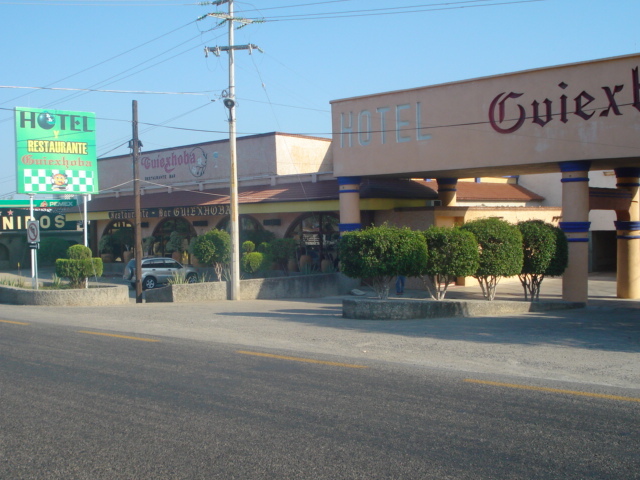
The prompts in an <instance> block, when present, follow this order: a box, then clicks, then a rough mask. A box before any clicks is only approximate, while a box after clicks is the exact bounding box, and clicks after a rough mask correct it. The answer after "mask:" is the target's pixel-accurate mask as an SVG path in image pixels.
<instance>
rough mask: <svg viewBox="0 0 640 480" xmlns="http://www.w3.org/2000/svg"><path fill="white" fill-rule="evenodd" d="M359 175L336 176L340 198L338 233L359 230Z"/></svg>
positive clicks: (360, 179)
mask: <svg viewBox="0 0 640 480" xmlns="http://www.w3.org/2000/svg"><path fill="white" fill-rule="evenodd" d="M361 181H362V178H361V177H338V195H339V198H340V225H339V228H340V233H342V232H351V231H353V230H360V228H361V227H362V224H361V223H360V182H361Z"/></svg>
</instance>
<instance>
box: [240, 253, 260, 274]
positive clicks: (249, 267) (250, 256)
mask: <svg viewBox="0 0 640 480" xmlns="http://www.w3.org/2000/svg"><path fill="white" fill-rule="evenodd" d="M264 263H265V256H264V254H262V253H260V252H249V253H246V254H244V255H243V256H242V259H241V260H240V266H241V267H242V271H243V272H245V273H249V274H253V273H257V272H259V271H262V270H264Z"/></svg>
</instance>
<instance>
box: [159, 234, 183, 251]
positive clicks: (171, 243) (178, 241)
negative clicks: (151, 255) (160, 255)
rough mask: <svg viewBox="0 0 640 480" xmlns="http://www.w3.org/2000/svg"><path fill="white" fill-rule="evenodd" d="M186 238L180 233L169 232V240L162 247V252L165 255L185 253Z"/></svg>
mask: <svg viewBox="0 0 640 480" xmlns="http://www.w3.org/2000/svg"><path fill="white" fill-rule="evenodd" d="M186 239H187V237H186V236H185V235H183V234H181V233H178V232H176V231H175V230H174V231H173V232H171V234H170V235H169V240H168V241H167V244H166V245H165V246H164V251H165V252H167V253H173V252H178V253H182V252H184V251H185V243H186V242H185V240H186Z"/></svg>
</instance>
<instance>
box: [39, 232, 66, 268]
mask: <svg viewBox="0 0 640 480" xmlns="http://www.w3.org/2000/svg"><path fill="white" fill-rule="evenodd" d="M68 248H69V242H68V241H67V240H65V239H63V238H59V237H44V238H43V239H42V241H41V242H40V248H39V249H38V250H37V252H38V263H40V264H42V265H45V264H46V265H53V264H54V263H55V261H56V260H57V259H59V258H65V257H66V256H67V249H68Z"/></svg>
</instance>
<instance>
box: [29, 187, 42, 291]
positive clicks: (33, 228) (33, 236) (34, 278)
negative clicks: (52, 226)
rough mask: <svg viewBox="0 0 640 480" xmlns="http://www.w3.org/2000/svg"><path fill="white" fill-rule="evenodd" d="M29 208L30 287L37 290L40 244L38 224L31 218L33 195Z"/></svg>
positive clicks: (30, 197)
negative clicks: (38, 250) (38, 249)
mask: <svg viewBox="0 0 640 480" xmlns="http://www.w3.org/2000/svg"><path fill="white" fill-rule="evenodd" d="M29 201H30V203H31V208H30V209H29V213H30V219H29V221H28V222H27V242H28V243H29V248H30V249H31V286H32V287H33V289H34V290H38V255H36V253H37V252H36V249H37V248H38V244H39V243H40V222H38V221H37V220H35V217H34V216H33V195H29Z"/></svg>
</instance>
